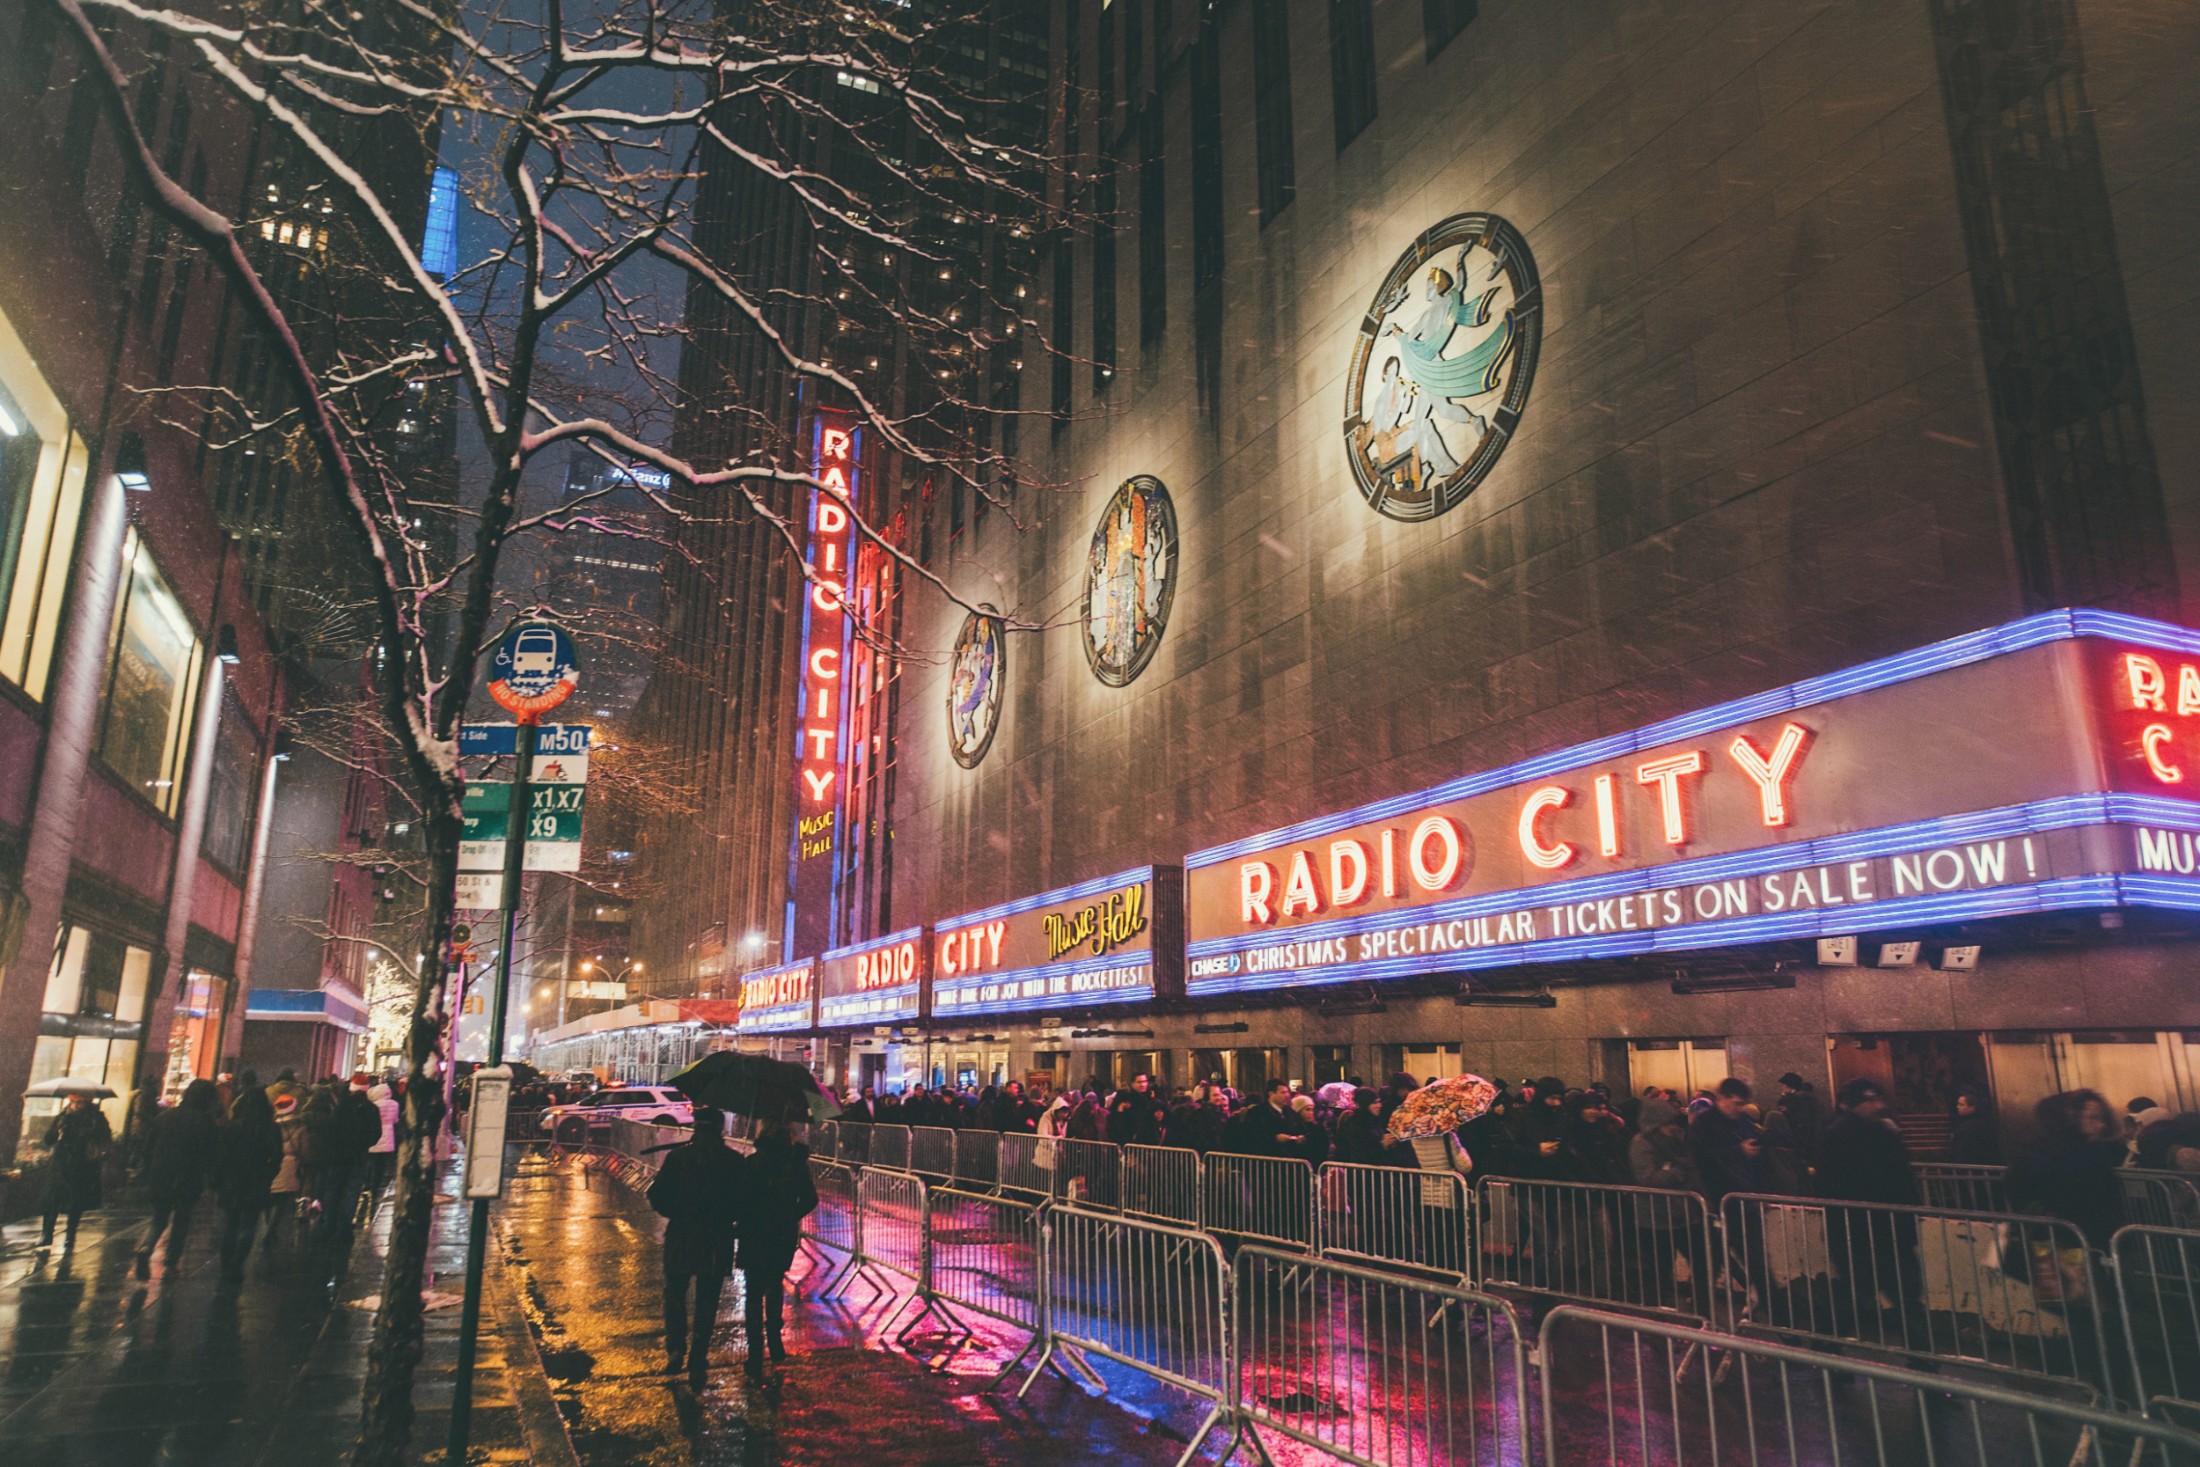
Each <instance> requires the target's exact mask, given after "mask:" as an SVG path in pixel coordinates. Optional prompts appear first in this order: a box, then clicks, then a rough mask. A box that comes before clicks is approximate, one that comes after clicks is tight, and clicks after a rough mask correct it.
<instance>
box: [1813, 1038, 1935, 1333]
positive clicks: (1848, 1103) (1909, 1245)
mask: <svg viewBox="0 0 2200 1467" xmlns="http://www.w3.org/2000/svg"><path fill="white" fill-rule="evenodd" d="M1834 1106H1835V1113H1834V1118H1833V1120H1832V1122H1831V1123H1830V1124H1828V1125H1827V1127H1826V1129H1825V1131H1824V1133H1823V1134H1822V1135H1821V1136H1820V1137H1819V1141H1818V1178H1817V1181H1818V1195H1819V1196H1821V1197H1824V1198H1827V1199H1829V1200H1833V1201H1841V1202H1880V1203H1892V1204H1896V1205H1900V1206H1915V1205H1916V1204H1917V1202H1918V1200H1919V1193H1918V1186H1917V1174H1916V1173H1915V1172H1914V1171H1912V1170H1911V1168H1910V1146H1909V1143H1908V1142H1906V1141H1904V1140H1903V1139H1902V1133H1901V1132H1900V1131H1899V1130H1897V1129H1895V1124H1894V1122H1893V1120H1891V1119H1890V1118H1889V1117H1888V1115H1887V1109H1888V1106H1887V1092H1886V1090H1885V1089H1884V1088H1883V1087H1882V1086H1881V1085H1880V1083H1879V1082H1878V1081H1877V1080H1874V1079H1872V1078H1870V1077H1869V1076H1858V1077H1857V1078H1856V1079H1853V1080H1850V1081H1848V1082H1847V1083H1846V1084H1844V1085H1842V1087H1841V1089H1840V1091H1839V1092H1838V1093H1836V1095H1835V1096H1834ZM1826 1247H1827V1252H1828V1255H1829V1256H1830V1258H1831V1259H1832V1262H1833V1267H1834V1271H1835V1273H1836V1274H1838V1275H1839V1276H1840V1278H1841V1280H1842V1282H1843V1285H1844V1289H1843V1292H1842V1295H1841V1296H1840V1297H1839V1298H1838V1299H1837V1301H1836V1307H1837V1308H1838V1307H1844V1306H1845V1307H1846V1308H1847V1309H1852V1310H1854V1311H1856V1314H1857V1317H1858V1319H1859V1321H1860V1322H1861V1321H1862V1320H1863V1319H1864V1318H1865V1317H1867V1316H1876V1315H1877V1314H1878V1313H1879V1311H1880V1309H1881V1307H1882V1306H1883V1305H1884V1304H1887V1303H1891V1304H1893V1305H1894V1306H1895V1307H1896V1308H1897V1309H1899V1310H1901V1311H1903V1312H1904V1313H1905V1314H1908V1315H1912V1316H1915V1315H1917V1314H1919V1313H1920V1312H1921V1311H1922V1310H1923V1308H1924V1298H1925V1280H1924V1269H1923V1265H1922V1264H1921V1263H1920V1262H1919V1260H1918V1254H1917V1219H1916V1217H1915V1216H1913V1215H1912V1214H1910V1213H1906V1212H1881V1211H1878V1210H1876V1209H1869V1208H1842V1207H1829V1208H1827V1209H1826ZM1865 1327H1866V1328H1869V1326H1865ZM1893 1328H1894V1329H1897V1330H1899V1329H1901V1328H1902V1326H1900V1325H1897V1326H1893Z"/></svg>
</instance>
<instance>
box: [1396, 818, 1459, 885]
mask: <svg viewBox="0 0 2200 1467" xmlns="http://www.w3.org/2000/svg"><path fill="white" fill-rule="evenodd" d="M1432 842H1433V843H1434V844H1435V846H1436V860H1435V862H1434V863H1431V862H1430V861H1429V860H1428V848H1429V846H1430V844H1431V843H1432ZM1464 860H1465V850H1464V848H1463V847H1462V845H1461V844H1460V840H1459V827H1458V826H1456V825H1454V824H1452V823H1451V822H1450V821H1449V820H1447V819H1445V818H1444V817H1443V816H1441V815H1431V816H1429V817H1428V819H1426V820H1424V821H1422V822H1421V823H1420V824H1419V825H1416V826H1414V827H1413V838H1412V839H1411V840H1409V841H1407V842H1406V864H1407V865H1409V866H1411V867H1412V868H1413V880H1414V884H1415V885H1417V886H1419V887H1420V888H1421V890H1423V891H1442V890H1443V889H1444V888H1446V887H1448V886H1450V885H1451V884H1452V882H1453V881H1454V880H1455V879H1456V878H1457V877H1458V875H1459V867H1460V865H1461V863H1462V862H1463V861H1464Z"/></svg>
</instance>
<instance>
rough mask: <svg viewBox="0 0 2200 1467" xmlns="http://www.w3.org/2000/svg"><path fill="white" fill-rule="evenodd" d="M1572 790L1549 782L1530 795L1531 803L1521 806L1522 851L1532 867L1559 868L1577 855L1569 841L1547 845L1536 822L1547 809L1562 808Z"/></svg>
mask: <svg viewBox="0 0 2200 1467" xmlns="http://www.w3.org/2000/svg"><path fill="white" fill-rule="evenodd" d="M1573 797H1574V796H1573V792H1572V791H1571V790H1566V789H1561V788H1560V787H1559V786H1557V785H1555V784H1547V785H1545V786H1543V788H1541V789H1539V790H1537V791H1536V792H1535V793H1534V794H1532V795H1530V796H1528V803H1526V804H1525V805H1522V806H1521V807H1520V853H1521V854H1522V855H1524V856H1526V857H1527V858H1528V862H1529V864H1530V865H1533V866H1540V867H1542V868H1543V869H1544V870H1546V871H1556V870H1557V869H1558V868H1559V867H1561V866H1563V865H1565V864H1566V863H1567V862H1568V861H1571V860H1572V859H1573V858H1574V848H1573V846H1572V844H1571V843H1569V842H1567V841H1559V842H1557V843H1555V844H1551V845H1546V844H1544V841H1543V836H1542V834H1541V833H1540V832H1539V831H1537V829H1536V828H1535V823H1536V821H1537V820H1538V819H1539V818H1541V816H1542V814H1543V812H1544V811H1545V810H1563V809H1565V808H1566V804H1567V802H1568V801H1569V800H1571V799H1573Z"/></svg>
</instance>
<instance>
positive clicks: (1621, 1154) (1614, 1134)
mask: <svg viewBox="0 0 2200 1467" xmlns="http://www.w3.org/2000/svg"><path fill="white" fill-rule="evenodd" d="M1626 1145H1627V1138H1626V1136H1625V1135H1624V1134H1623V1133H1622V1132H1621V1130H1620V1124H1619V1120H1618V1118H1617V1117H1615V1116H1614V1115H1613V1114H1612V1113H1611V1111H1610V1110H1608V1109H1606V1107H1605V1104H1604V1097H1603V1096H1602V1095H1599V1094H1598V1093H1597V1092H1596V1091H1594V1090H1584V1091H1582V1092H1580V1093H1579V1094H1577V1095H1572V1096H1569V1097H1567V1100H1566V1129H1565V1131H1564V1133H1563V1134H1561V1136H1560V1137H1559V1146H1558V1163H1559V1165H1558V1166H1557V1167H1556V1168H1555V1169H1554V1170H1555V1171H1556V1172H1557V1173H1558V1174H1560V1175H1562V1176H1563V1178H1564V1180H1566V1181H1569V1182H1594V1183H1598V1184H1600V1185H1608V1184H1610V1183H1614V1182H1618V1181H1621V1180H1623V1179H1624V1177H1625V1175H1626V1171H1627V1162H1626V1159H1625V1158H1626Z"/></svg>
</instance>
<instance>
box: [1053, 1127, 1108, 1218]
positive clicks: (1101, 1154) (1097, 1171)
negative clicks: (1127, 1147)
mask: <svg viewBox="0 0 2200 1467" xmlns="http://www.w3.org/2000/svg"><path fill="white" fill-rule="evenodd" d="M1052 1175H1053V1181H1054V1196H1056V1197H1058V1198H1060V1199H1061V1200H1062V1201H1064V1202H1073V1203H1075V1204H1076V1205H1077V1206H1079V1207H1090V1208H1094V1209H1096V1210H1098V1211H1101V1212H1114V1211H1116V1210H1118V1209H1119V1208H1120V1207H1121V1206H1122V1201H1123V1148H1122V1147H1120V1146H1117V1145H1115V1144H1113V1143H1112V1142H1107V1141H1070V1140H1063V1141H1057V1142H1055V1143H1054V1171H1053V1174H1052Z"/></svg>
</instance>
